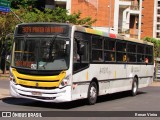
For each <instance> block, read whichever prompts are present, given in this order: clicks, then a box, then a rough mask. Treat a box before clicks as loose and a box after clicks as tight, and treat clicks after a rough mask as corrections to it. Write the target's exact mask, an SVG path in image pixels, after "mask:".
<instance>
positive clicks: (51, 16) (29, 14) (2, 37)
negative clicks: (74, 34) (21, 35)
mask: <svg viewBox="0 0 160 120" xmlns="http://www.w3.org/2000/svg"><path fill="white" fill-rule="evenodd" d="M16 1H17V2H20V1H19V0H15V1H14V2H16ZM27 1H29V0H22V1H21V4H23V5H21V4H19V3H17V4H18V5H17V6H18V8H17V9H12V11H13V12H14V13H15V14H16V15H17V16H19V18H20V19H21V20H22V21H23V22H25V23H30V22H62V23H65V22H69V23H73V24H78V25H88V26H91V25H92V24H93V23H94V22H95V21H96V19H94V20H92V18H91V17H86V18H82V19H81V17H80V16H81V12H80V11H79V12H78V13H73V14H71V15H69V14H68V11H67V10H66V9H62V8H59V7H57V8H55V9H54V10H51V9H45V10H44V11H40V10H38V9H37V8H33V7H28V6H29V5H30V4H31V3H26V5H25V4H24V3H25V2H27ZM32 2H34V1H32ZM32 6H33V5H32ZM19 23H20V21H19V20H18V19H17V18H16V17H15V16H14V15H13V13H12V12H10V13H7V14H6V15H2V14H0V24H1V26H0V53H1V52H2V49H3V48H4V47H5V46H6V44H7V48H6V50H7V52H9V51H10V49H11V43H12V40H13V36H12V37H10V38H8V37H6V36H7V35H11V34H13V33H14V29H15V26H16V25H17V24H19ZM11 38H12V39H11ZM0 57H1V56H0Z"/></svg>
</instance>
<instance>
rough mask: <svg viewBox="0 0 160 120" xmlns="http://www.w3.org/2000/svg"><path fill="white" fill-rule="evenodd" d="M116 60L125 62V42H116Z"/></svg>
mask: <svg viewBox="0 0 160 120" xmlns="http://www.w3.org/2000/svg"><path fill="white" fill-rule="evenodd" d="M116 51H117V53H116V58H117V61H118V62H127V54H126V42H121V41H117V42H116Z"/></svg>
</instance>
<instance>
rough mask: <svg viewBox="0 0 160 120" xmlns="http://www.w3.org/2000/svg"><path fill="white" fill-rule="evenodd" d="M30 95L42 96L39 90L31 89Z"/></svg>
mask: <svg viewBox="0 0 160 120" xmlns="http://www.w3.org/2000/svg"><path fill="white" fill-rule="evenodd" d="M32 95H35V96H42V93H41V92H35V91H32Z"/></svg>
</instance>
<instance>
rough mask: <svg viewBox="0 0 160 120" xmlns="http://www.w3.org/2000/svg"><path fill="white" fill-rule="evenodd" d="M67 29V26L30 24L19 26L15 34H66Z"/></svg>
mask: <svg viewBox="0 0 160 120" xmlns="http://www.w3.org/2000/svg"><path fill="white" fill-rule="evenodd" d="M68 29H69V27H68V26H67V25H57V24H30V25H19V26H18V32H17V34H33V35H44V34H67V33H68V31H69V30H68Z"/></svg>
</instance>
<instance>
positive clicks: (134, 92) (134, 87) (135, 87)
mask: <svg viewBox="0 0 160 120" xmlns="http://www.w3.org/2000/svg"><path fill="white" fill-rule="evenodd" d="M137 92H138V80H137V78H136V77H135V78H134V79H133V83H132V90H131V95H132V96H136V95H137Z"/></svg>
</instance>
